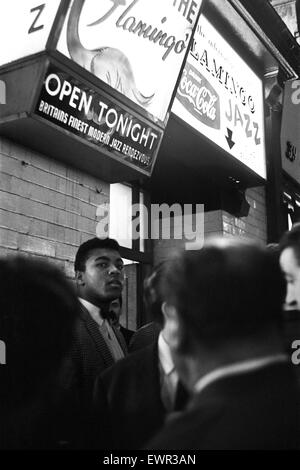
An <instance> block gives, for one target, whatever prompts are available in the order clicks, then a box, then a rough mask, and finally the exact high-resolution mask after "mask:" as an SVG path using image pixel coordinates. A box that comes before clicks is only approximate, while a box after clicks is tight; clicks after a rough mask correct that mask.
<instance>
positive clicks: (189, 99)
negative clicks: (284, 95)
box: [172, 15, 266, 178]
mask: <svg viewBox="0 0 300 470" xmlns="http://www.w3.org/2000/svg"><path fill="white" fill-rule="evenodd" d="M172 112H174V113H175V114H176V115H177V116H179V117H180V118H181V119H183V120H184V121H185V122H187V123H188V124H189V125H190V126H192V127H193V128H194V129H196V130H197V131H199V132H200V133H201V134H203V135H205V136H206V137H208V138H209V139H210V140H212V141H213V142H214V143H216V144H217V145H218V146H219V147H221V148H222V149H224V150H226V151H227V152H228V153H230V154H231V155H232V156H233V157H235V158H236V159H238V160H239V161H241V162H242V163H244V164H245V165H246V166H248V167H249V168H251V169H252V170H253V171H254V172H255V173H257V174H258V175H259V176H261V177H262V178H266V157H265V137H264V105H263V83H262V80H261V79H260V78H259V77H258V76H257V75H256V74H255V73H254V72H253V70H252V69H251V68H250V67H249V66H248V65H247V64H246V62H245V61H244V60H243V59H242V58H241V57H240V56H239V55H238V54H237V53H236V52H235V51H234V49H233V48H232V47H231V46H230V45H229V44H228V43H227V42H226V41H225V40H224V38H223V37H222V36H221V35H220V33H218V31H217V30H216V29H215V28H214V27H213V26H212V24H211V23H210V22H209V21H208V20H207V19H206V18H205V17H203V15H202V16H201V17H200V20H199V23H198V25H197V28H196V32H195V35H194V40H193V46H192V48H191V50H190V52H189V55H188V59H187V62H186V64H185V67H184V71H183V74H182V77H181V81H180V85H179V88H178V90H177V95H176V99H175V101H174V105H173V108H172Z"/></svg>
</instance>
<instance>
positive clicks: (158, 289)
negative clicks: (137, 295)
mask: <svg viewBox="0 0 300 470" xmlns="http://www.w3.org/2000/svg"><path fill="white" fill-rule="evenodd" d="M166 266H167V262H166V261H162V262H161V263H159V264H158V265H157V266H155V267H154V268H153V271H152V273H151V275H150V276H149V277H147V278H146V279H145V281H144V302H145V306H146V309H147V312H148V315H149V317H150V318H151V320H152V321H155V322H156V323H158V324H159V325H161V326H163V323H164V316H163V313H162V310H161V307H162V303H163V295H162V280H163V276H164V272H165V269H166Z"/></svg>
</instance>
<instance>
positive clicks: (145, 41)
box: [57, 0, 202, 122]
mask: <svg viewBox="0 0 300 470" xmlns="http://www.w3.org/2000/svg"><path fill="white" fill-rule="evenodd" d="M201 5H202V0H102V1H98V2H95V1H94V0H72V2H71V3H70V8H69V11H68V14H67V16H66V19H65V23H64V25H63V28H62V32H61V35H60V38H59V41H58V45H57V51H59V52H60V53H62V54H64V55H65V56H66V57H68V58H69V59H71V60H72V61H74V62H75V63H77V64H78V65H79V66H81V67H83V68H84V69H85V70H87V71H88V72H90V73H91V74H93V75H94V76H95V77H97V78H99V79H100V80H101V81H103V82H105V83H106V84H107V85H109V86H110V87H111V88H113V89H114V90H117V91H118V92H119V93H121V94H122V95H124V96H126V97H127V98H129V99H130V100H131V101H132V102H133V103H135V104H136V105H138V106H139V107H141V108H143V110H144V111H146V112H147V113H149V114H150V115H151V116H153V118H154V120H156V121H157V120H159V121H161V122H164V121H165V119H166V117H167V113H168V109H169V106H170V102H171V98H172V95H173V92H174V87H175V85H176V82H177V79H178V75H179V73H180V69H181V67H182V63H183V61H184V58H185V56H186V53H187V48H188V45H189V41H190V37H191V34H192V31H193V28H194V25H195V23H196V21H197V18H198V14H199V11H200V7H201Z"/></svg>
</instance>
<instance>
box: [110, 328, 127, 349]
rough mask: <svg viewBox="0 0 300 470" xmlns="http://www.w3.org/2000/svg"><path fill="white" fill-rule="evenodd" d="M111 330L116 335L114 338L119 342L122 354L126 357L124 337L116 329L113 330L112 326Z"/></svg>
mask: <svg viewBox="0 0 300 470" xmlns="http://www.w3.org/2000/svg"><path fill="white" fill-rule="evenodd" d="M112 329H113V330H114V333H115V335H116V338H117V340H118V341H119V343H120V346H121V348H122V350H123V352H124V354H125V355H126V354H127V345H126V341H125V339H124V336H123V335H122V333H121V332H120V331H119V330H118V328H115V327H114V326H112Z"/></svg>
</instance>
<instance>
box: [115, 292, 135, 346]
mask: <svg viewBox="0 0 300 470" xmlns="http://www.w3.org/2000/svg"><path fill="white" fill-rule="evenodd" d="M122 303H123V300H122V296H121V295H120V296H119V297H118V298H117V299H114V300H112V301H111V303H110V306H109V316H110V323H111V324H112V325H113V326H114V327H115V328H116V329H117V330H119V332H120V333H121V334H122V335H123V337H124V339H125V342H126V345H127V347H128V346H129V343H130V340H131V338H132V336H133V334H134V331H133V330H129V329H128V328H125V327H124V326H123V325H121V324H120V316H121V314H122Z"/></svg>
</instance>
